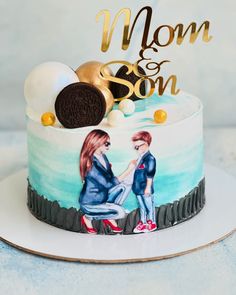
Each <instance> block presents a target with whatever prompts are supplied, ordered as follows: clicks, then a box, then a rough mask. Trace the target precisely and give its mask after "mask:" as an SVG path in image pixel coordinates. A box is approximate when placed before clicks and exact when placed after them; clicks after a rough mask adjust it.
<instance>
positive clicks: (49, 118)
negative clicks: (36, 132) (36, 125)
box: [41, 112, 56, 126]
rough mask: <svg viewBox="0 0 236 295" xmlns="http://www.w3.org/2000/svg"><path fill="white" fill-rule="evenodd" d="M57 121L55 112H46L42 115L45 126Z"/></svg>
mask: <svg viewBox="0 0 236 295" xmlns="http://www.w3.org/2000/svg"><path fill="white" fill-rule="evenodd" d="M55 122H56V117H55V115H54V114H53V113H49V112H48V113H44V114H43V115H42V117H41V123H42V125H43V126H52V125H54V124H55Z"/></svg>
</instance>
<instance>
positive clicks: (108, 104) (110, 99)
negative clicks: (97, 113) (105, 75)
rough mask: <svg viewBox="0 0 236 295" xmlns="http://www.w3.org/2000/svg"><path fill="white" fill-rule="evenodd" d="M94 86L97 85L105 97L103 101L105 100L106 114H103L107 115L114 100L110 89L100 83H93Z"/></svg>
mask: <svg viewBox="0 0 236 295" xmlns="http://www.w3.org/2000/svg"><path fill="white" fill-rule="evenodd" d="M94 86H95V87H97V88H98V89H99V90H100V91H101V92H102V94H103V96H104V97H105V101H106V114H105V116H107V115H108V113H109V112H110V111H111V110H112V108H113V106H114V103H115V100H114V97H113V94H112V93H111V91H110V90H109V89H108V88H107V87H105V86H102V85H94Z"/></svg>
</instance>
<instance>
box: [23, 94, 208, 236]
mask: <svg viewBox="0 0 236 295" xmlns="http://www.w3.org/2000/svg"><path fill="white" fill-rule="evenodd" d="M134 104H135V113H134V114H133V115H132V116H127V117H125V118H124V122H123V123H122V124H120V125H119V126H116V127H114V126H110V125H109V123H108V118H104V119H103V120H102V122H101V123H100V124H99V125H97V126H92V127H91V126H89V127H83V128H76V129H66V128H63V127H62V126H60V124H59V123H58V124H57V125H56V126H49V127H45V126H43V125H42V124H41V122H39V121H37V120H36V119H35V118H34V116H33V115H32V114H31V113H29V112H28V114H27V133H28V152H29V178H28V182H29V186H28V207H29V209H30V211H31V212H32V213H33V214H34V215H35V216H36V217H37V218H38V219H40V220H42V221H45V222H47V223H49V224H52V225H55V226H57V227H60V228H63V229H67V230H71V231H75V232H81V233H87V232H89V233H98V234H114V233H118V232H119V233H123V234H131V233H139V232H149V231H153V230H156V229H157V230H158V229H163V228H166V227H170V226H173V225H175V224H177V223H180V222H183V221H185V220H187V219H189V218H191V217H193V216H194V215H196V214H197V213H198V212H199V211H200V210H201V209H202V207H203V206H204V203H205V193H204V171H203V126H202V104H201V102H200V100H199V99H198V98H196V97H194V96H192V95H189V94H187V93H185V92H180V94H179V95H177V96H172V95H170V94H165V95H163V96H158V95H156V94H155V95H153V96H152V97H150V98H148V99H144V100H138V101H135V102H134ZM118 108H119V107H118V105H115V106H114V109H115V110H116V109H117V110H118ZM156 110H165V112H166V113H167V114H168V116H167V119H166V121H165V122H164V123H162V124H157V123H156V122H155V120H154V118H153V114H154V113H155V111H156ZM113 112H114V110H113ZM88 139H90V142H89V140H88ZM91 142H92V143H91ZM81 165H84V167H85V168H84V169H83V167H81ZM87 166H89V167H87ZM94 167H95V168H96V169H95V168H94ZM93 170H94V171H93ZM149 180H150V181H151V185H150V190H149V191H148V192H147V193H146V192H145V190H146V186H147V183H148V182H149ZM83 217H85V218H86V219H85V220H84V219H83ZM87 220H88V222H87ZM104 220H105V222H104ZM113 220H114V221H115V222H114V223H113V222H112V221H113ZM89 225H90V226H89ZM155 225H156V226H155ZM91 229H93V230H92V232H91Z"/></svg>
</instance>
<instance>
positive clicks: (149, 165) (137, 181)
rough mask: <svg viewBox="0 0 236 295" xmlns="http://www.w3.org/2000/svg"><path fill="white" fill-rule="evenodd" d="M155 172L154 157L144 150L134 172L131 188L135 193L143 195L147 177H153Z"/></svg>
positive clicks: (152, 189) (152, 188)
mask: <svg viewBox="0 0 236 295" xmlns="http://www.w3.org/2000/svg"><path fill="white" fill-rule="evenodd" d="M155 174H156V159H155V157H154V156H153V155H152V154H151V153H150V151H148V152H146V153H145V154H144V155H143V157H142V158H141V160H140V162H139V164H138V166H137V168H136V169H135V172H134V181H133V185H132V190H133V193H134V194H135V195H144V191H145V189H146V186H147V179H148V178H151V179H153V178H154V176H155ZM153 193H154V187H153V182H152V186H151V194H153Z"/></svg>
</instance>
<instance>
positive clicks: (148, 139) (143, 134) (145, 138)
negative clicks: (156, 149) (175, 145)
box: [132, 131, 152, 146]
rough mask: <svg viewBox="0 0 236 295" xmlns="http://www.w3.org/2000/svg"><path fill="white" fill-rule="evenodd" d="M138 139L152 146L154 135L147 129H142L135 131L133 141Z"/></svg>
mask: <svg viewBox="0 0 236 295" xmlns="http://www.w3.org/2000/svg"><path fill="white" fill-rule="evenodd" d="M138 140H142V141H145V142H146V143H147V144H148V145H149V146H150V145H151V142H152V136H151V134H150V133H149V132H147V131H140V132H137V133H135V134H134V135H133V137H132V141H138Z"/></svg>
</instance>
